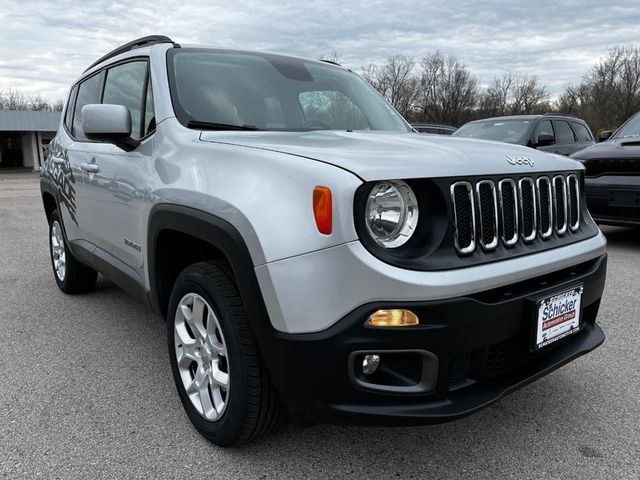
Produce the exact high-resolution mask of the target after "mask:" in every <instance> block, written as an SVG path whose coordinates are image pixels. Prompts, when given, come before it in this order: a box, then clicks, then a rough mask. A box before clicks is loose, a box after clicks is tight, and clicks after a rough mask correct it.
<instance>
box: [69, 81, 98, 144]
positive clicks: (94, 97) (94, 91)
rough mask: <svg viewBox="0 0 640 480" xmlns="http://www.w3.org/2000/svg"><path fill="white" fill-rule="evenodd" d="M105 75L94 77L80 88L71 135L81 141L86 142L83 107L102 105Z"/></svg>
mask: <svg viewBox="0 0 640 480" xmlns="http://www.w3.org/2000/svg"><path fill="white" fill-rule="evenodd" d="M102 78H103V74H102V73H100V74H98V75H94V76H93V77H91V78H88V79H87V80H85V81H84V82H82V83H81V84H80V86H79V87H78V98H77V99H76V106H75V109H74V111H73V124H72V128H71V133H72V134H73V136H75V137H76V138H78V139H80V140H85V139H86V138H87V137H85V136H84V132H83V131H82V107H84V106H85V105H89V104H92V103H100V94H101V93H102Z"/></svg>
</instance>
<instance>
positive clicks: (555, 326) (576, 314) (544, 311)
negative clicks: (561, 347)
mask: <svg viewBox="0 0 640 480" xmlns="http://www.w3.org/2000/svg"><path fill="white" fill-rule="evenodd" d="M582 292H583V287H582V286H579V287H576V288H573V289H571V290H567V291H564V292H561V293H555V294H553V295H551V296H549V297H545V298H542V299H540V300H538V301H537V307H538V315H537V317H536V320H537V322H536V331H535V342H534V349H538V348H542V347H545V346H547V345H549V344H551V343H553V342H556V341H558V340H560V339H561V338H564V337H566V336H567V335H571V334H572V333H576V332H577V331H578V330H580V301H581V300H582Z"/></svg>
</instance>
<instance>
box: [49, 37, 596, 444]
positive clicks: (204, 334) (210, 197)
mask: <svg viewBox="0 0 640 480" xmlns="http://www.w3.org/2000/svg"><path fill="white" fill-rule="evenodd" d="M50 151H51V154H50V157H49V158H48V159H47V161H46V164H45V167H44V168H43V172H42V176H41V189H42V200H43V203H44V208H45V211H46V216H47V219H48V221H49V225H50V247H51V260H52V265H53V270H54V278H55V280H56V282H57V284H58V286H59V287H60V289H61V290H62V291H63V292H65V293H81V292H87V291H89V290H91V289H92V288H93V287H94V285H95V282H96V276H97V272H100V273H101V274H103V275H105V276H106V277H108V278H109V279H111V280H112V281H113V282H114V283H116V284H117V285H119V286H121V287H122V288H123V289H125V290H126V291H128V292H130V293H131V294H133V295H134V296H136V297H138V298H139V299H141V300H142V301H143V302H145V303H147V304H149V306H150V307H151V308H152V309H153V310H154V311H155V312H156V313H157V314H158V315H160V316H161V317H163V318H166V322H167V340H168V349H169V356H170V359H171V369H172V371H173V376H174V379H175V383H176V386H177V390H178V394H179V396H180V398H181V400H182V403H183V405H184V408H185V410H186V412H187V414H188V416H189V418H190V419H191V421H192V422H193V424H194V425H195V427H196V428H197V429H198V430H199V431H200V432H201V433H202V434H203V435H204V436H205V437H207V438H208V439H210V440H211V441H213V442H215V443H216V444H218V445H225V446H226V445H234V444H238V443H242V442H246V441H250V440H252V439H254V438H256V437H258V436H259V435H262V434H264V433H265V432H267V431H269V430H270V429H272V428H273V427H274V426H275V425H276V424H277V423H278V421H279V419H280V418H281V417H282V416H283V415H284V414H285V413H288V415H289V416H290V417H292V418H293V419H295V420H298V421H301V422H305V423H316V422H336V423H349V424H359V425H360V424H395V425H398V424H405V425H408V424H428V423H434V422H442V421H446V420H453V419H457V418H460V417H463V416H465V415H468V414H470V413H473V412H475V411H477V410H479V409H481V408H483V407H485V406H487V405H489V404H491V403H492V402H495V401H497V400H498V399H499V398H501V397H502V396H504V395H505V394H507V393H509V392H511V391H513V390H515V389H517V388H520V387H522V386H523V385H526V384H527V383H529V382H531V381H533V380H535V379H537V378H539V377H541V376H543V375H545V374H547V373H549V372H551V371H552V370H554V369H556V368H558V367H560V366H562V365H564V364H566V363H567V362H569V361H571V360H573V359H575V358H576V357H578V356H580V355H582V354H585V353H587V352H589V351H591V350H593V349H594V348H596V347H597V346H598V345H600V344H601V343H602V341H603V340H604V335H603V332H602V330H601V329H600V327H599V326H598V325H597V324H596V321H595V320H596V314H597V312H598V306H599V303H600V297H601V295H602V291H603V286H604V281H605V268H606V253H605V245H606V244H605V239H604V237H603V235H602V234H601V233H600V231H599V230H598V228H597V226H596V225H595V224H594V222H593V220H592V219H591V217H590V215H589V213H588V211H587V210H586V207H585V201H584V179H583V167H582V166H581V165H580V164H578V163H576V162H574V161H573V160H569V159H567V158H565V157H558V156H553V155H549V154H546V153H543V152H538V151H534V150H531V149H527V148H525V147H519V146H514V145H506V144H499V143H492V142H487V141H474V140H467V139H456V138H447V137H435V136H434V137H430V136H422V135H419V134H417V133H416V132H415V131H413V130H412V129H411V127H410V126H409V125H408V124H407V123H406V122H405V121H404V120H403V119H402V117H401V116H400V115H399V114H398V113H397V112H396V111H395V110H394V109H393V108H392V107H391V106H390V105H389V104H388V103H387V102H385V100H383V98H381V97H380V96H379V95H378V94H377V93H376V92H375V91H374V90H373V89H372V88H371V87H369V85H367V84H366V83H365V82H364V81H363V80H362V79H361V78H360V77H359V76H358V75H356V74H355V73H353V72H351V71H350V70H348V69H345V68H342V67H340V66H337V65H333V64H329V63H324V62H320V61H314V60H306V59H300V58H293V57H288V56H283V55H274V54H266V53H256V52H246V51H234V50H223V49H216V48H201V47H185V46H180V45H177V44H175V43H174V42H172V41H171V40H170V39H168V38H166V37H161V36H152V37H145V38H142V39H139V40H136V41H134V42H131V43H129V44H127V45H124V46H122V47H120V48H118V49H116V50H114V51H113V52H111V53H109V54H108V55H106V56H104V57H103V58H101V59H100V60H98V61H97V62H96V63H94V64H93V65H92V66H91V67H89V69H87V70H86V71H85V72H84V73H83V74H82V75H81V76H80V78H79V79H78V81H77V82H76V83H75V84H74V85H73V87H72V88H71V92H70V95H69V99H68V101H67V105H66V108H65V111H64V115H63V118H62V121H61V125H60V129H59V131H58V133H57V136H56V138H55V139H54V141H53V142H52V145H51V149H50Z"/></svg>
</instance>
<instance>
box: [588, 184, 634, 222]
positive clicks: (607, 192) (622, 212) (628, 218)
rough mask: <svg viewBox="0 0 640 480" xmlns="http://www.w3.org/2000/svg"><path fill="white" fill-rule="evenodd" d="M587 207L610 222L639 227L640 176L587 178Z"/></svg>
mask: <svg viewBox="0 0 640 480" xmlns="http://www.w3.org/2000/svg"><path fill="white" fill-rule="evenodd" d="M585 185H586V195H587V206H588V208H589V212H590V213H591V216H592V217H593V219H594V220H595V221H596V222H598V223H601V224H607V225H635V226H640V175H602V176H599V177H586V179H585Z"/></svg>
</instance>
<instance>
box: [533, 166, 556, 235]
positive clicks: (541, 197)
mask: <svg viewBox="0 0 640 480" xmlns="http://www.w3.org/2000/svg"><path fill="white" fill-rule="evenodd" d="M536 184H537V185H538V212H539V215H540V226H539V228H540V236H541V237H542V238H549V237H550V236H551V234H552V233H553V202H552V201H551V181H550V180H549V178H548V177H540V178H538V180H537V181H536Z"/></svg>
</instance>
